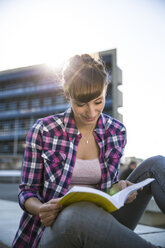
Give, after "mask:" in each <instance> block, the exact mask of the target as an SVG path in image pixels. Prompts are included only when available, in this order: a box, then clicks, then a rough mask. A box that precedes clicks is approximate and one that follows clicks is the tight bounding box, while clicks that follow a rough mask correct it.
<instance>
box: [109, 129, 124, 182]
mask: <svg viewBox="0 0 165 248" xmlns="http://www.w3.org/2000/svg"><path fill="white" fill-rule="evenodd" d="M126 143H127V138H126V128H125V127H124V126H123V128H122V130H121V133H120V135H119V136H118V144H119V146H118V147H117V149H116V150H115V152H114V154H113V159H112V162H111V163H112V168H114V170H113V172H112V173H113V178H112V184H115V183H117V182H118V181H119V179H118V177H119V170H120V160H121V157H122V156H123V153H124V148H125V145H126Z"/></svg>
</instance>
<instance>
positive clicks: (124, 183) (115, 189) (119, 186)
mask: <svg viewBox="0 0 165 248" xmlns="http://www.w3.org/2000/svg"><path fill="white" fill-rule="evenodd" d="M132 184H133V183H131V182H130V181H127V180H121V181H119V182H118V183H115V184H114V185H113V186H112V187H111V189H110V195H113V194H115V193H117V192H119V191H121V190H122V189H124V188H126V187H128V186H130V185H132ZM141 190H142V188H141ZM137 194H138V192H137V191H134V192H133V193H132V194H131V195H129V197H128V198H127V200H126V202H125V203H126V204H127V203H131V202H133V201H134V200H135V199H136V196H137Z"/></svg>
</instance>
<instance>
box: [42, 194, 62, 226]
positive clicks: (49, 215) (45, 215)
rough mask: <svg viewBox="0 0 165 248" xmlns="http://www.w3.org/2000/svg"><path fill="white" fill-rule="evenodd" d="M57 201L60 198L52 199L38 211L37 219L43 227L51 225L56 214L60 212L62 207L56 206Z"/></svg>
mask: <svg viewBox="0 0 165 248" xmlns="http://www.w3.org/2000/svg"><path fill="white" fill-rule="evenodd" d="M59 200H60V198H58V199H52V200H50V201H48V202H46V203H44V204H42V205H41V207H40V211H39V217H40V219H41V222H42V223H43V224H44V225H45V226H50V225H52V224H53V222H54V220H55V219H56V217H57V215H58V213H59V212H60V211H61V210H62V208H63V206H62V205H60V204H57V203H58V201H59Z"/></svg>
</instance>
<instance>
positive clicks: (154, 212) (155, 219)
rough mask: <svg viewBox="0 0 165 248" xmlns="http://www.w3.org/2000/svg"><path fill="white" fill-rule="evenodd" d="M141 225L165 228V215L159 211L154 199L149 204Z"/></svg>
mask: <svg viewBox="0 0 165 248" xmlns="http://www.w3.org/2000/svg"><path fill="white" fill-rule="evenodd" d="M139 223H140V224H143V225H148V226H155V227H159V226H165V214H163V213H162V211H161V210H160V209H159V207H158V206H157V204H156V202H155V200H154V198H152V199H151V201H150V202H149V204H148V206H147V208H146V210H145V212H144V214H143V216H142V217H141V219H140V221H139Z"/></svg>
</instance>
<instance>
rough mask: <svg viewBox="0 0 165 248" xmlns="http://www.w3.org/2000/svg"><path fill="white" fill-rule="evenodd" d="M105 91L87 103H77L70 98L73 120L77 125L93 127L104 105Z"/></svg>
mask: <svg viewBox="0 0 165 248" xmlns="http://www.w3.org/2000/svg"><path fill="white" fill-rule="evenodd" d="M105 95H106V89H104V90H103V92H102V93H101V94H100V96H98V97H97V98H95V99H93V100H91V101H89V102H87V103H83V102H79V101H77V100H75V99H72V98H70V102H71V105H72V109H73V113H74V119H75V122H76V124H78V125H95V124H96V122H97V120H98V118H99V116H100V114H101V112H102V111H103V109H104V105H105Z"/></svg>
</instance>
